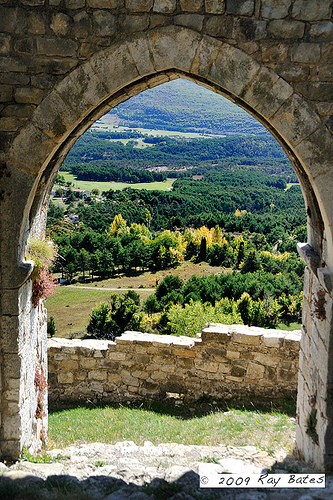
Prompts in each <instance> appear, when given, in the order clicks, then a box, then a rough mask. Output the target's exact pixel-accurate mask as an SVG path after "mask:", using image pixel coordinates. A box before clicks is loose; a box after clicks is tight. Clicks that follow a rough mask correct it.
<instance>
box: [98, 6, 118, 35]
mask: <svg viewBox="0 0 333 500" xmlns="http://www.w3.org/2000/svg"><path fill="white" fill-rule="evenodd" d="M116 31H117V23H116V16H114V15H113V14H110V12H108V11H107V10H96V11H94V12H93V33H94V36H113V35H114V34H115V33H116Z"/></svg>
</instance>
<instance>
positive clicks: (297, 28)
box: [267, 19, 305, 40]
mask: <svg viewBox="0 0 333 500" xmlns="http://www.w3.org/2000/svg"><path fill="white" fill-rule="evenodd" d="M304 30H305V23H302V22H300V21H282V20H279V19H277V20H274V21H271V22H270V23H269V24H268V27H267V32H268V34H269V35H271V36H272V37H274V38H285V39H287V40H288V39H289V40H290V39H299V38H303V36H304Z"/></svg>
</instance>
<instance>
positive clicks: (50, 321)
mask: <svg viewBox="0 0 333 500" xmlns="http://www.w3.org/2000/svg"><path fill="white" fill-rule="evenodd" d="M47 333H48V334H49V335H50V337H51V338H52V337H53V336H54V335H55V334H56V333H57V327H56V324H55V319H54V316H50V317H49V318H47Z"/></svg>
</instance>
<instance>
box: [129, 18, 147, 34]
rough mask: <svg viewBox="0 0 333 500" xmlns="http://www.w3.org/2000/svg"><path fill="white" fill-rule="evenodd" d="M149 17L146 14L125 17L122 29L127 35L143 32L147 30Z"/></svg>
mask: <svg viewBox="0 0 333 500" xmlns="http://www.w3.org/2000/svg"><path fill="white" fill-rule="evenodd" d="M148 26H149V16H148V15H147V14H141V15H129V16H126V17H125V19H124V22H123V29H124V30H125V32H127V33H135V32H136V31H144V30H146V29H148Z"/></svg>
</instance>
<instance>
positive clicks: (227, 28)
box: [204, 16, 233, 38]
mask: <svg viewBox="0 0 333 500" xmlns="http://www.w3.org/2000/svg"><path fill="white" fill-rule="evenodd" d="M204 29H205V32H206V33H207V35H211V36H214V37H221V38H230V37H231V36H232V31H233V21H232V18H231V17H230V16H224V17H220V16H211V17H209V18H208V19H207V20H206V23H205V28H204Z"/></svg>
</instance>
